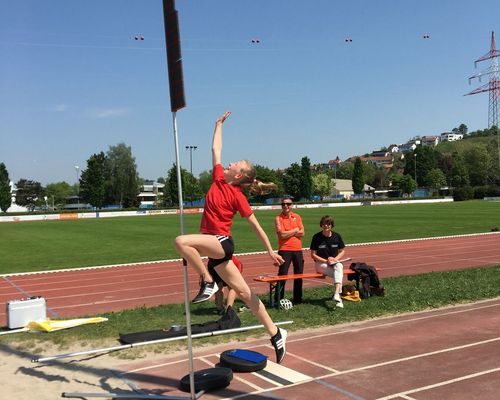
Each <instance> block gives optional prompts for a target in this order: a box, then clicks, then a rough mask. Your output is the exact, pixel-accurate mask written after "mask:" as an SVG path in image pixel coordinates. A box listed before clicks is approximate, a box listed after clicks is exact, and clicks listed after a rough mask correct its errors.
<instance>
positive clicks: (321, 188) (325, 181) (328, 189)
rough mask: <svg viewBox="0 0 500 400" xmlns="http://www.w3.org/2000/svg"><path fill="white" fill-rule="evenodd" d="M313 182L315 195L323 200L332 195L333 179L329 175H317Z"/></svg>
mask: <svg viewBox="0 0 500 400" xmlns="http://www.w3.org/2000/svg"><path fill="white" fill-rule="evenodd" d="M312 181H313V193H314V194H317V195H318V196H319V197H321V200H323V197H325V196H330V195H331V194H332V187H333V185H332V179H331V178H330V177H329V176H328V174H324V173H321V174H316V175H314V176H313V177H312Z"/></svg>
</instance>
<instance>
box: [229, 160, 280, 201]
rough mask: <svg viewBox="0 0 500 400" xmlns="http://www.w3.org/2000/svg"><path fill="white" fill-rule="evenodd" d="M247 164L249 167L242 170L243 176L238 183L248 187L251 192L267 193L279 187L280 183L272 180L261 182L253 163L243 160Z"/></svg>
mask: <svg viewBox="0 0 500 400" xmlns="http://www.w3.org/2000/svg"><path fill="white" fill-rule="evenodd" d="M243 161H245V162H246V164H247V168H246V169H244V170H242V171H241V172H242V174H243V177H242V178H241V179H240V180H239V181H238V185H240V186H241V187H243V188H248V190H249V191H250V193H251V194H256V195H265V194H269V193H271V192H272V191H274V190H276V189H277V188H278V185H276V184H275V183H272V182H261V181H259V180H257V179H256V178H255V177H256V176H257V171H256V170H255V167H254V166H253V164H252V163H251V162H250V161H248V160H243Z"/></svg>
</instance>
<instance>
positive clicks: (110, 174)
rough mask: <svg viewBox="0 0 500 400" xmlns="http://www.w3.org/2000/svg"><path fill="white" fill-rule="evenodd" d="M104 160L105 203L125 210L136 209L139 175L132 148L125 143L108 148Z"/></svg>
mask: <svg viewBox="0 0 500 400" xmlns="http://www.w3.org/2000/svg"><path fill="white" fill-rule="evenodd" d="M106 160H107V162H106V202H108V203H110V204H120V205H121V206H122V207H126V208H127V207H137V206H138V205H139V199H138V198H137V195H138V194H139V191H140V188H139V175H138V174H137V165H136V163H135V158H134V157H133V156H132V148H131V147H130V146H126V145H125V143H119V144H117V145H116V146H110V147H109V150H108V152H107V153H106Z"/></svg>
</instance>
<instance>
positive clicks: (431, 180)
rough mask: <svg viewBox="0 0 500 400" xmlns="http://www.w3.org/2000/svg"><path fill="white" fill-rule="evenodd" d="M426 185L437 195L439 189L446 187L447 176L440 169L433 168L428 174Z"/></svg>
mask: <svg viewBox="0 0 500 400" xmlns="http://www.w3.org/2000/svg"><path fill="white" fill-rule="evenodd" d="M425 184H426V185H427V187H428V188H429V189H430V190H431V193H437V192H438V191H439V189H441V188H442V187H443V186H446V176H445V175H444V173H443V171H441V170H440V169H439V168H433V169H431V170H430V171H429V172H428V173H427V176H426V177H425Z"/></svg>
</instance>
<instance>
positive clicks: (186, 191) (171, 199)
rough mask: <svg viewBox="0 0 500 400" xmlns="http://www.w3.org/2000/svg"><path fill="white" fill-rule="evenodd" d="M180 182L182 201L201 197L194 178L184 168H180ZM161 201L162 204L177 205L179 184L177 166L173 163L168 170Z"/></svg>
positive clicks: (167, 205) (201, 194)
mask: <svg viewBox="0 0 500 400" xmlns="http://www.w3.org/2000/svg"><path fill="white" fill-rule="evenodd" d="M181 183H182V198H183V200H184V201H191V199H193V201H194V200H198V199H200V198H201V197H203V193H202V191H201V189H200V186H199V185H198V183H197V182H196V178H194V176H193V175H191V173H190V172H188V171H187V170H185V169H184V168H181ZM191 191H193V196H192V195H191ZM162 201H163V205H164V206H166V207H175V206H178V205H179V186H178V185H177V166H176V164H175V163H174V164H173V165H172V168H170V169H169V170H168V173H167V181H166V182H165V189H164V192H163V199H162Z"/></svg>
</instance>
